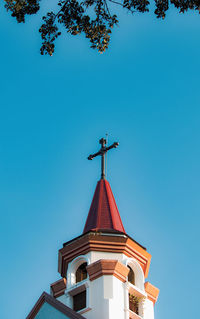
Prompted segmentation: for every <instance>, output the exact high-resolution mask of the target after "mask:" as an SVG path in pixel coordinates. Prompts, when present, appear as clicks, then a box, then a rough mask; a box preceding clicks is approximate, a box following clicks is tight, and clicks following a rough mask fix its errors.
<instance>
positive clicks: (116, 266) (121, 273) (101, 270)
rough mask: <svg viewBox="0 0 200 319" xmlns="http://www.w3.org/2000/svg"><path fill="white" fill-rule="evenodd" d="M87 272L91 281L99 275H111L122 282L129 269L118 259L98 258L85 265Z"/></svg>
mask: <svg viewBox="0 0 200 319" xmlns="http://www.w3.org/2000/svg"><path fill="white" fill-rule="evenodd" d="M87 272H88V274H89V277H90V280H91V281H92V280H95V279H97V278H99V277H101V276H105V275H110V276H111V275H113V276H115V277H116V278H118V279H119V280H121V281H122V282H125V281H126V277H127V275H128V272H129V269H128V267H126V266H125V265H123V264H122V263H120V262H119V261H118V260H113V259H100V260H98V261H96V262H94V263H92V264H90V265H89V266H87Z"/></svg>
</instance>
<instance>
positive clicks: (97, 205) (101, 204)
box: [83, 179, 125, 233]
mask: <svg viewBox="0 0 200 319" xmlns="http://www.w3.org/2000/svg"><path fill="white" fill-rule="evenodd" d="M90 230H115V231H119V232H123V233H125V230H124V227H123V224H122V221H121V218H120V214H119V211H118V208H117V205H116V202H115V199H114V196H113V193H112V190H111V187H110V184H109V182H108V181H107V180H105V179H101V180H100V181H98V183H97V186H96V190H95V193H94V197H93V200H92V204H91V206H90V210H89V213H88V217H87V220H86V224H85V227H84V231H83V233H86V232H88V231H90Z"/></svg>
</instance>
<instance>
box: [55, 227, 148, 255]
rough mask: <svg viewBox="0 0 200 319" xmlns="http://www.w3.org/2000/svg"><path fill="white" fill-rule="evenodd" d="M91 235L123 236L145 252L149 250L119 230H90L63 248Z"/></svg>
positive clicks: (68, 242)
mask: <svg viewBox="0 0 200 319" xmlns="http://www.w3.org/2000/svg"><path fill="white" fill-rule="evenodd" d="M89 233H92V234H97V233H99V234H105V235H106V234H108V235H109V236H111V235H116V236H120V235H121V236H125V237H127V238H129V239H131V240H132V241H133V242H134V243H136V244H137V245H139V246H140V247H141V248H143V249H144V250H147V249H146V247H144V246H142V245H141V244H140V243H138V242H137V241H136V240H135V239H133V238H132V237H131V236H129V235H128V234H126V233H124V232H120V231H118V230H111V229H96V230H89V231H87V233H83V234H81V235H80V236H77V237H75V238H74V239H71V240H69V241H67V242H65V243H64V244H63V247H65V246H67V245H69V244H71V243H72V242H73V241H76V240H78V239H80V238H82V237H84V236H86V235H88V234H89ZM61 249H62V248H61Z"/></svg>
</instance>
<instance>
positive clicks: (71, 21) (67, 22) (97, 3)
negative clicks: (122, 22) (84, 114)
mask: <svg viewBox="0 0 200 319" xmlns="http://www.w3.org/2000/svg"><path fill="white" fill-rule="evenodd" d="M40 1H42V0H4V2H5V8H6V9H7V10H8V11H10V12H11V15H12V16H13V17H15V18H16V19H17V22H19V23H21V22H25V17H26V16H27V15H32V14H36V13H37V12H38V11H39V9H40ZM57 1H58V9H57V11H56V12H53V11H51V12H48V13H47V14H46V16H44V17H43V24H42V25H41V27H40V29H39V32H40V33H41V38H42V46H41V49H40V51H41V54H42V55H43V54H49V55H52V54H53V53H54V49H55V44H54V43H55V40H56V39H57V38H58V37H59V36H60V35H61V31H60V27H61V26H62V27H64V29H66V31H67V32H68V33H70V34H71V35H78V34H84V35H85V37H86V38H87V39H89V41H90V46H91V48H93V49H97V50H98V51H99V52H101V53H102V52H104V51H105V50H106V49H107V48H108V46H109V42H110V35H111V32H112V31H111V30H112V28H113V27H114V26H115V25H117V23H118V20H117V16H116V14H113V15H112V14H111V10H110V7H109V4H111V5H112V8H113V5H117V6H121V7H122V8H124V9H126V10H128V11H129V12H131V13H132V14H133V13H135V12H141V13H144V12H148V11H149V4H150V3H149V1H148V0H121V1H117V0H83V1H81V0H57ZM154 2H155V11H154V13H155V15H156V17H157V18H162V19H164V18H165V16H166V11H167V10H168V9H169V0H154ZM170 3H171V4H172V5H174V6H175V8H177V9H178V10H179V12H180V13H185V12H186V11H188V10H195V11H198V12H199V13H200V1H199V0H170Z"/></svg>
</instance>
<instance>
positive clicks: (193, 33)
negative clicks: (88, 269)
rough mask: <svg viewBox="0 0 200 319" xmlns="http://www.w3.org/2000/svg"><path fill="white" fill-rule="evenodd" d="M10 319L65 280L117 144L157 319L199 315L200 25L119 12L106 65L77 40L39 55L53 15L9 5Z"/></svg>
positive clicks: (2, 230)
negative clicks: (21, 21) (23, 18)
mask: <svg viewBox="0 0 200 319" xmlns="http://www.w3.org/2000/svg"><path fill="white" fill-rule="evenodd" d="M0 9H1V13H0V15H1V17H0V26H1V27H0V39H1V50H0V61H1V77H0V176H1V178H0V212H1V215H0V216H1V217H0V218H1V221H0V235H1V241H0V245H1V263H0V274H1V301H2V302H3V304H2V305H1V310H0V313H1V318H2V319H10V318H15V319H21V318H25V317H26V315H27V314H28V312H29V311H30V310H31V308H32V306H33V305H34V303H35V302H36V300H37V298H38V297H39V296H40V294H41V293H42V292H43V291H44V290H46V291H47V292H48V291H49V284H51V283H52V282H54V281H55V280H57V279H58V278H59V275H58V273H57V251H58V249H59V248H61V247H62V243H64V242H66V241H67V240H70V239H72V238H74V237H75V236H78V235H80V234H81V233H82V230H83V227H84V223H85V220H86V217H87V213H88V210H89V206H90V203H91V200H92V196H93V192H94V189H95V185H96V182H97V180H98V179H99V174H100V161H99V160H97V159H95V160H94V161H92V162H90V161H87V159H86V158H87V156H88V155H89V154H90V153H91V152H95V151H96V150H98V148H99V145H98V139H99V138H101V137H102V136H105V134H106V133H108V134H109V141H110V143H112V142H114V141H115V140H116V141H119V143H120V146H119V147H118V149H117V150H113V151H111V152H110V154H109V155H108V180H109V182H110V184H111V187H112V190H113V193H114V196H115V199H116V202H117V205H118V208H119V211H120V214H121V217H122V220H123V223H124V227H125V229H126V231H127V233H128V234H129V235H130V236H132V237H133V238H134V239H135V240H137V241H139V242H140V243H141V244H142V245H144V246H146V247H147V250H148V251H149V252H150V253H151V254H152V263H151V267H150V274H149V278H148V279H149V281H150V282H151V283H152V284H154V285H156V286H157V287H159V288H160V297H159V300H158V303H157V305H156V309H155V311H156V318H157V319H159V318H160V319H168V318H169V317H170V318H181V319H186V318H188V317H194V316H197V313H196V311H197V310H196V309H197V308H196V306H195V305H197V304H198V293H199V288H198V287H199V282H198V271H199V266H200V258H199V254H198V251H199V224H200V217H199V210H200V199H199V188H200V172H199V163H200V145H199V144H200V142H199V141H200V106H199V77H200V59H199V56H200V38H199V30H200V16H199V15H198V14H196V13H188V14H186V15H179V14H178V13H177V12H176V11H175V10H173V9H172V10H170V11H169V13H168V15H167V18H166V20H165V21H160V20H157V19H156V18H155V17H154V16H153V15H152V14H144V15H135V16H133V17H132V16H131V15H127V14H126V13H121V14H120V25H119V27H118V28H115V30H114V32H113V36H112V40H111V44H110V48H109V50H108V51H107V52H106V53H105V54H101V55H100V54H98V53H97V52H95V51H93V50H91V49H90V48H89V45H88V42H87V40H85V39H84V38H82V37H74V38H73V37H70V36H69V35H67V34H65V35H63V36H62V38H60V39H59V40H58V41H57V48H56V53H55V55H54V56H53V57H42V56H40V54H39V47H40V38H39V34H38V33H37V32H35V30H37V28H38V27H39V25H40V18H41V14H42V13H43V12H44V10H45V7H42V10H41V13H40V14H39V15H38V16H37V17H29V18H28V21H27V24H25V25H18V24H17V23H16V22H15V20H14V19H12V18H10V16H9V14H8V13H7V12H6V11H5V9H4V8H3V6H2V4H1V5H0Z"/></svg>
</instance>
